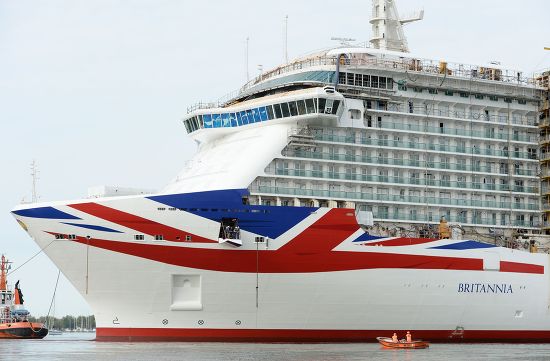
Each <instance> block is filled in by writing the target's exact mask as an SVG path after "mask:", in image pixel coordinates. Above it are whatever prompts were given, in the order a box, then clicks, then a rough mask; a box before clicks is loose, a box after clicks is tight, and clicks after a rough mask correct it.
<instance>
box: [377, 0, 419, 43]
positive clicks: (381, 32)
mask: <svg viewBox="0 0 550 361" xmlns="http://www.w3.org/2000/svg"><path fill="white" fill-rule="evenodd" d="M423 18H424V10H420V11H419V12H418V13H416V14H414V15H412V16H410V17H406V18H400V17H399V13H398V12H397V5H396V4H395V1H394V0H372V17H371V20H370V23H371V24H372V38H371V39H370V42H371V43H372V44H373V46H374V47H375V48H376V49H382V50H390V51H399V52H403V53H408V52H409V46H408V44H407V38H406V37H405V33H404V32H403V25H404V24H407V23H412V22H414V21H418V20H422V19H423Z"/></svg>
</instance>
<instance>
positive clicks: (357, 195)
mask: <svg viewBox="0 0 550 361" xmlns="http://www.w3.org/2000/svg"><path fill="white" fill-rule="evenodd" d="M252 192H258V193H265V194H286V195H292V196H302V197H319V198H339V199H349V200H354V201H357V200H359V201H381V202H392V203H416V204H422V205H425V204H427V205H442V206H454V207H480V208H495V209H506V210H509V209H514V210H530V211H539V210H540V208H539V206H538V204H533V203H527V204H526V203H515V202H497V201H481V200H469V199H456V198H452V199H451V198H438V197H421V196H401V195H387V194H374V193H361V192H346V191H335V190H316V189H301V188H292V187H269V186H257V187H256V188H253V189H252Z"/></svg>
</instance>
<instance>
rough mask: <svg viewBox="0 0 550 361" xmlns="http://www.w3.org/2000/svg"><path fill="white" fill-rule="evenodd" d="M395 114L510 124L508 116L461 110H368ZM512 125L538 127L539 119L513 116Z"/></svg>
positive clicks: (398, 107)
mask: <svg viewBox="0 0 550 361" xmlns="http://www.w3.org/2000/svg"><path fill="white" fill-rule="evenodd" d="M388 111H389V112H395V113H401V114H415V115H427V116H433V117H446V118H453V119H465V120H479V121H484V122H487V123H494V124H499V125H500V124H502V125H505V124H507V123H508V116H507V115H503V114H486V113H478V112H471V111H470V112H466V111H459V110H449V109H446V108H442V109H439V108H435V107H430V106H428V107H426V106H418V105H413V106H412V107H409V106H408V105H404V104H393V103H392V104H388V109H387V110H381V109H367V112H382V113H385V112H388ZM510 123H511V124H514V125H525V126H536V125H538V123H537V118H536V117H535V116H526V115H523V116H522V115H517V114H513V115H512V117H511V122H510Z"/></svg>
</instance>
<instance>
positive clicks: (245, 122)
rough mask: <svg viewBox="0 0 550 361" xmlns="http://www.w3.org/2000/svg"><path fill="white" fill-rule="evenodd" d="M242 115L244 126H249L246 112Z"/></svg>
mask: <svg viewBox="0 0 550 361" xmlns="http://www.w3.org/2000/svg"><path fill="white" fill-rule="evenodd" d="M241 115H242V120H243V125H246V124H248V115H247V114H246V111H245V110H243V111H242V112H241Z"/></svg>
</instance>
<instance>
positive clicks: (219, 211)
mask: <svg viewBox="0 0 550 361" xmlns="http://www.w3.org/2000/svg"><path fill="white" fill-rule="evenodd" d="M248 194H249V193H248V190H246V189H230V190H219V191H208V192H196V193H185V194H170V195H162V196H151V197H147V198H149V199H151V200H153V201H156V202H159V203H162V204H165V205H168V206H170V207H175V208H179V209H182V210H183V211H185V212H189V213H193V214H195V215H197V216H200V217H204V218H208V219H210V220H213V221H216V222H220V221H221V220H222V218H237V219H238V221H239V227H240V228H241V229H243V230H245V231H248V232H252V233H255V234H259V235H262V236H264V237H269V238H271V239H275V238H277V237H279V236H280V235H281V234H283V233H285V232H286V231H288V230H289V229H291V228H292V227H294V226H295V225H296V224H298V223H299V222H301V221H302V220H304V219H305V218H306V217H308V216H309V215H310V214H311V213H312V212H315V211H316V210H317V209H318V208H317V207H280V206H279V207H276V206H251V205H247V204H243V197H246V196H248Z"/></svg>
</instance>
